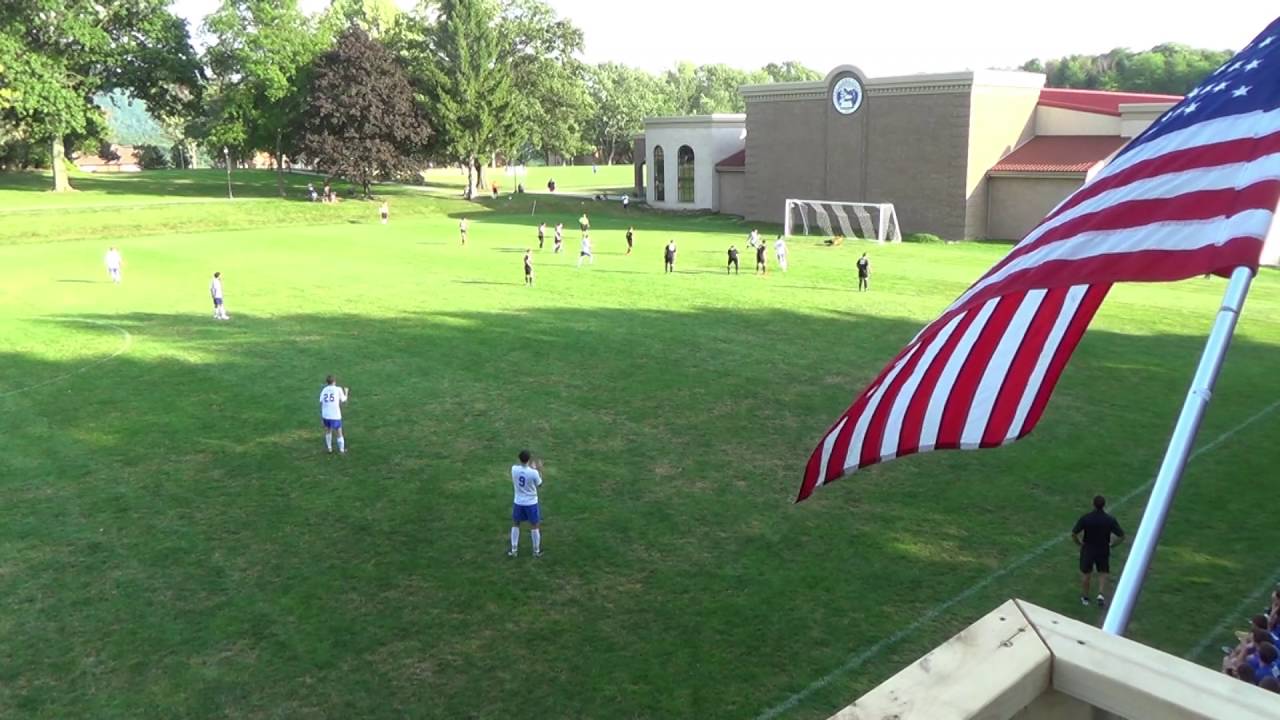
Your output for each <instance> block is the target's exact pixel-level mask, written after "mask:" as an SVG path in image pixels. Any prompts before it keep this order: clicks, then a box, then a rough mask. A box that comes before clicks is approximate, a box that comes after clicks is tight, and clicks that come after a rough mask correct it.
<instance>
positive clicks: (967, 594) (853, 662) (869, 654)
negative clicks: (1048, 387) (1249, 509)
mask: <svg viewBox="0 0 1280 720" xmlns="http://www.w3.org/2000/svg"><path fill="white" fill-rule="evenodd" d="M1276 408H1280V400H1277V401H1275V402H1273V403H1271V404H1270V405H1268V406H1266V407H1265V408H1263V409H1262V410H1261V411H1259V412H1258V413H1256V414H1255V415H1253V416H1252V417H1250V418H1249V419H1248V420H1245V421H1244V422H1242V423H1240V424H1239V425H1237V426H1235V427H1233V428H1231V429H1230V430H1228V431H1226V432H1225V433H1223V434H1221V435H1219V436H1218V437H1217V438H1215V439H1214V440H1212V441H1211V442H1209V443H1208V444H1206V445H1203V446H1201V447H1199V448H1197V449H1196V450H1195V452H1193V453H1191V457H1190V458H1188V462H1190V461H1191V460H1194V459H1195V458H1197V457H1199V456H1200V455H1202V454H1204V453H1207V452H1209V451H1210V450H1213V449H1214V448H1216V447H1218V446H1219V445H1221V444H1222V443H1224V442H1226V441H1227V440H1228V439H1229V438H1230V437H1231V436H1233V435H1235V434H1236V433H1238V432H1240V431H1241V430H1243V429H1244V428H1246V427H1248V426H1249V425H1252V424H1253V423H1255V422H1257V421H1258V420H1260V419H1262V418H1263V417H1265V416H1267V415H1268V414H1270V413H1271V412H1272V411H1274V410H1275V409H1276ZM1154 483H1155V476H1154V474H1153V475H1152V478H1151V479H1150V480H1148V481H1146V482H1144V483H1142V484H1141V485H1139V486H1138V487H1136V488H1134V489H1133V490H1131V491H1129V493H1128V494H1127V495H1125V496H1124V497H1122V498H1120V499H1119V500H1117V501H1116V502H1114V503H1111V506H1112V507H1119V506H1121V505H1124V504H1125V503H1128V502H1129V501H1130V500H1132V499H1134V498H1135V497H1137V496H1139V495H1141V494H1142V493H1144V492H1146V491H1148V490H1150V489H1151V486H1152V484H1154ZM1066 539H1067V533H1065V532H1063V533H1061V534H1058V535H1055V536H1054V537H1052V538H1049V539H1048V540H1046V541H1044V542H1043V543H1041V544H1039V545H1037V546H1036V547H1035V548H1034V549H1032V550H1031V551H1030V552H1028V553H1027V554H1026V555H1023V556H1022V557H1020V558H1018V559H1017V560H1014V561H1013V562H1012V563H1009V564H1008V565H1005V566H1004V567H1002V568H1000V569H999V570H997V571H995V572H994V573H992V574H990V575H987V576H986V577H984V578H983V579H981V580H979V581H978V582H976V583H974V584H973V585H971V586H970V587H969V588H967V589H965V590H963V591H961V592H960V593H959V594H958V595H956V596H954V597H952V598H950V599H949V600H944V601H943V602H941V603H940V604H938V605H937V606H935V607H934V608H932V609H931V610H929V611H928V612H926V613H925V614H923V615H921V616H919V617H918V618H916V620H915V621H914V622H912V623H911V624H909V625H907V626H906V627H904V628H902V629H901V630H899V631H898V632H896V633H894V634H893V635H890V636H889V637H887V638H884V639H883V640H880V641H879V642H877V643H876V644H874V645H872V646H871V647H869V648H866V649H865V650H862V651H860V652H858V653H856V654H854V655H850V656H849V657H848V659H846V660H845V661H844V662H843V663H841V664H840V666H839V667H837V668H836V669H834V670H832V671H831V672H829V673H827V674H826V675H823V676H822V677H820V678H818V679H817V680H814V681H813V682H812V683H810V684H809V686H808V687H806V688H804V689H803V690H801V691H799V692H797V693H796V694H794V695H792V696H791V697H789V698H787V699H786V700H783V701H782V702H780V703H778V704H777V705H774V706H773V707H771V708H769V709H768V710H765V711H764V712H762V713H760V714H759V715H757V716H756V720H773V718H776V717H779V716H781V715H782V714H784V713H786V712H788V711H790V710H791V709H792V708H794V707H795V706H796V705H799V704H800V703H802V702H804V701H805V699H807V698H808V697H809V696H810V695H813V694H814V693H815V692H818V691H819V690H821V689H822V688H824V687H826V686H828V685H830V684H831V683H832V682H833V681H834V680H836V679H837V678H839V677H840V676H842V675H844V674H845V673H848V672H850V671H851V670H855V669H857V668H858V667H860V666H861V665H862V664H864V663H865V662H867V661H868V660H870V659H871V658H873V657H875V656H877V655H879V654H880V653H881V652H883V651H884V650H886V649H887V648H889V647H892V646H894V645H896V644H898V643H899V642H901V641H902V640H903V638H906V637H907V636H909V635H913V634H915V633H916V632H918V631H919V630H920V628H922V627H924V626H925V625H927V624H929V623H930V622H933V621H934V620H935V619H936V618H937V617H938V616H940V615H942V614H943V613H945V612H946V611H947V610H950V609H951V608H952V607H955V605H956V604H958V603H961V602H964V601H965V600H968V599H969V598H971V597H973V596H974V595H976V594H977V593H979V592H981V591H982V590H985V589H986V588H988V587H990V586H991V584H992V583H994V582H995V581H996V580H999V579H1001V578H1003V577H1005V576H1006V575H1009V574H1010V573H1012V572H1013V571H1015V570H1018V569H1019V568H1021V567H1023V566H1024V565H1026V564H1028V563H1030V562H1032V561H1033V560H1037V559H1039V558H1040V557H1041V556H1043V555H1044V554H1045V553H1047V552H1049V551H1050V550H1052V549H1053V548H1054V547H1056V546H1057V545H1058V544H1059V543H1061V542H1063V541H1064V540H1066Z"/></svg>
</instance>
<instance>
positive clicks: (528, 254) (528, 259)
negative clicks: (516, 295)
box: [524, 248, 533, 285]
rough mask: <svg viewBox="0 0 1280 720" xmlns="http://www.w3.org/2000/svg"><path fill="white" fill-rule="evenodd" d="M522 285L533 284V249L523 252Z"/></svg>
mask: <svg viewBox="0 0 1280 720" xmlns="http://www.w3.org/2000/svg"><path fill="white" fill-rule="evenodd" d="M524 284H525V285H532V284H533V248H529V249H528V250H525V251H524Z"/></svg>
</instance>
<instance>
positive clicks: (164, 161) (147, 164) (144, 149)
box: [133, 145, 169, 170]
mask: <svg viewBox="0 0 1280 720" xmlns="http://www.w3.org/2000/svg"><path fill="white" fill-rule="evenodd" d="M133 151H134V152H135V153H136V154H137V156H138V166H139V167H141V168H142V169H143V170H164V169H166V168H168V167H169V154H168V153H166V152H165V151H164V150H161V149H160V148H158V147H156V146H155V145H138V146H136V147H135V148H134V149H133Z"/></svg>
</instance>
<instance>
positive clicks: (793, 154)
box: [744, 83, 827, 223]
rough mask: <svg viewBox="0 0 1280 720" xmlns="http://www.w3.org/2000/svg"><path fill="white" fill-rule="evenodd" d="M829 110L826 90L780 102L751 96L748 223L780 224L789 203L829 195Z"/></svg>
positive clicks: (746, 186)
mask: <svg viewBox="0 0 1280 720" xmlns="http://www.w3.org/2000/svg"><path fill="white" fill-rule="evenodd" d="M787 84H788V85H809V84H810V83H803V84H802V83H787ZM784 92H785V90H784ZM824 105H825V92H824V91H823V90H821V89H820V88H819V89H817V90H813V89H808V90H806V91H801V92H795V93H787V94H786V95H783V96H781V97H776V98H775V97H769V98H753V97H751V96H747V168H746V173H745V178H744V189H745V192H744V202H745V215H746V217H747V218H748V219H751V220H762V221H766V222H776V223H780V222H782V212H783V203H784V202H785V201H786V199H787V198H796V197H798V198H812V199H822V197H823V196H824V195H825V194H826V167H827V160H826V152H825V150H826V148H825V145H826V143H825V142H823V139H824V138H825V136H826V124H827V123H826V113H825V112H824Z"/></svg>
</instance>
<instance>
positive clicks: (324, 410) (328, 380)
mask: <svg viewBox="0 0 1280 720" xmlns="http://www.w3.org/2000/svg"><path fill="white" fill-rule="evenodd" d="M350 392H351V389H350V388H344V387H339V386H338V379H337V378H335V377H334V376H332V375H329V376H326V377H325V379H324V389H323V390H321V391H320V422H321V423H323V424H324V447H325V449H326V450H328V451H329V452H333V433H334V432H335V431H336V432H337V433H338V452H339V453H340V454H342V455H346V454H347V439H346V438H345V437H343V436H342V403H344V402H346V401H347V397H348V396H349V394H350Z"/></svg>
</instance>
